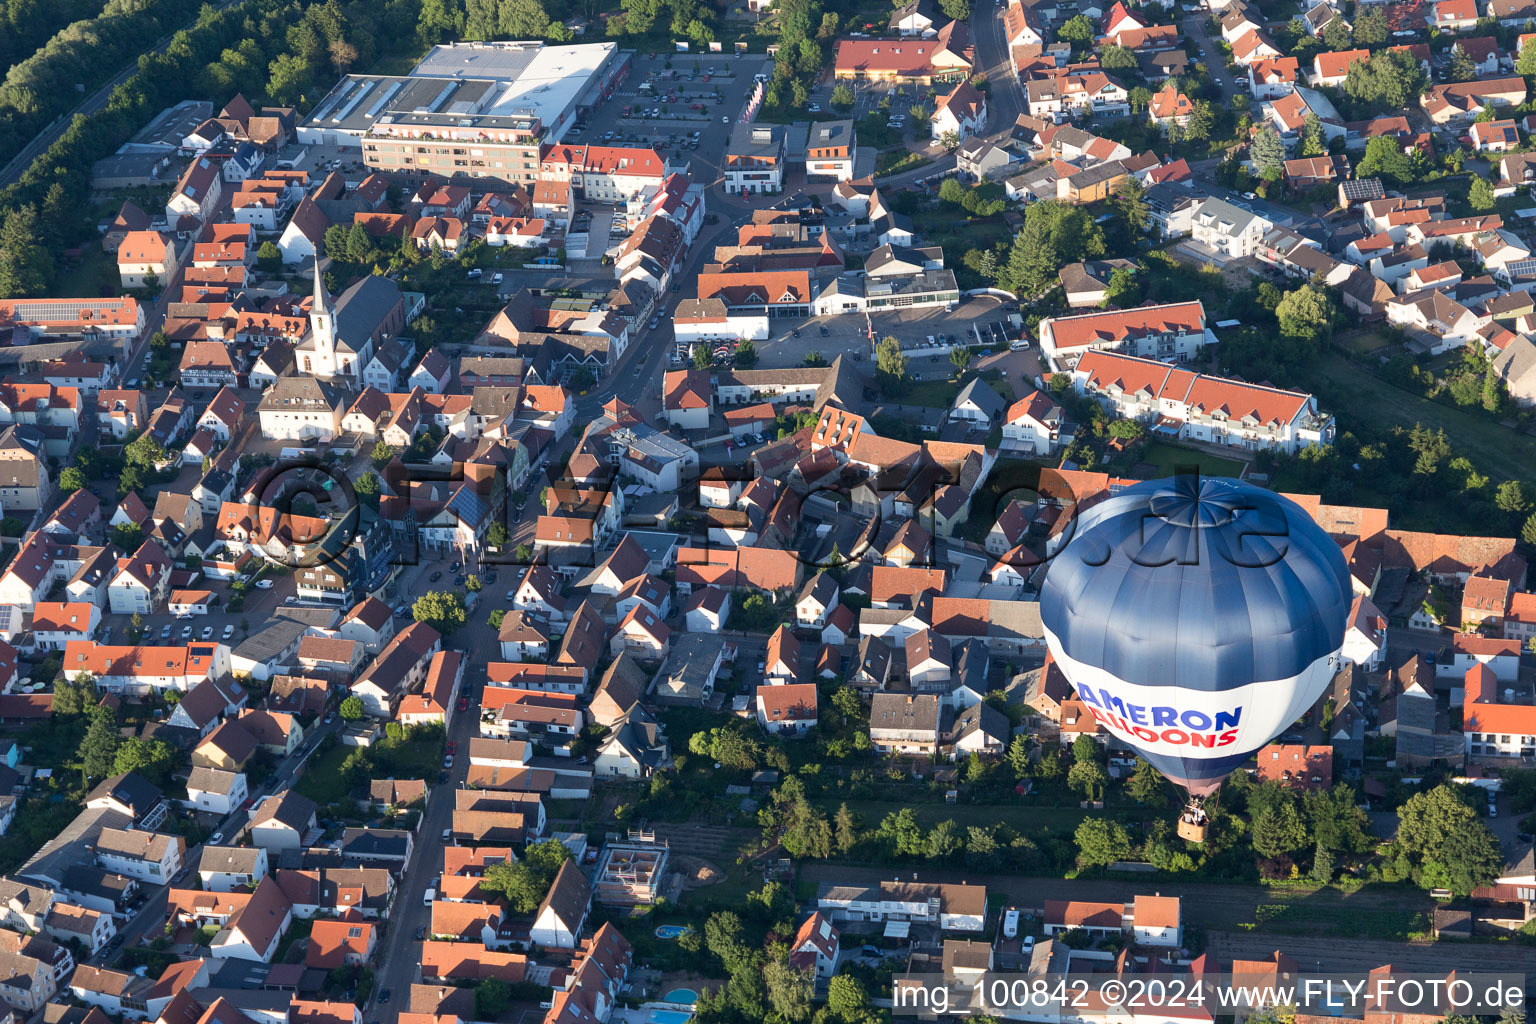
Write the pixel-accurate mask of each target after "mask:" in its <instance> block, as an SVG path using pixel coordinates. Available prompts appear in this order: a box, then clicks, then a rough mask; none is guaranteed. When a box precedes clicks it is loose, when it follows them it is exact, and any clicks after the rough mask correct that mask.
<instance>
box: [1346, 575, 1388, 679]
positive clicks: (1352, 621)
mask: <svg viewBox="0 0 1536 1024" xmlns="http://www.w3.org/2000/svg"><path fill="white" fill-rule="evenodd" d="M1339 657H1340V658H1342V659H1343V660H1345V661H1347V662H1349V663H1350V664H1353V665H1358V666H1360V668H1361V669H1363V670H1365V671H1366V672H1379V671H1380V670H1381V667H1382V664H1383V663H1384V662H1385V661H1386V657H1387V617H1386V616H1385V615H1383V614H1381V610H1380V609H1379V608H1377V607H1376V605H1375V603H1374V602H1372V601H1371V599H1370V598H1369V597H1368V596H1366V595H1365V594H1359V595H1357V596H1356V597H1355V601H1354V604H1353V606H1351V608H1350V610H1349V628H1348V629H1347V630H1345V633H1344V647H1343V648H1342V649H1341V650H1340V651H1339Z"/></svg>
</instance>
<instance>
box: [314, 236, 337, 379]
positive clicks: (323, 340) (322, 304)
mask: <svg viewBox="0 0 1536 1024" xmlns="http://www.w3.org/2000/svg"><path fill="white" fill-rule="evenodd" d="M309 332H310V334H311V335H313V336H314V339H315V355H316V356H317V357H318V358H319V361H320V363H321V365H323V366H324V367H325V371H324V372H326V373H329V372H331V370H330V363H329V360H330V357H331V356H332V355H333V354H334V352H335V348H336V314H335V313H333V312H331V299H330V296H328V295H326V293H325V278H324V277H322V276H321V274H320V257H319V256H318V255H317V256H316V257H315V301H314V302H313V303H311V304H310V307H309Z"/></svg>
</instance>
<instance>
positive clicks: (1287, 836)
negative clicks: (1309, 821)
mask: <svg viewBox="0 0 1536 1024" xmlns="http://www.w3.org/2000/svg"><path fill="white" fill-rule="evenodd" d="M1306 842H1307V829H1306V826H1304V825H1303V824H1302V823H1301V816H1300V815H1298V814H1297V813H1296V805H1295V804H1294V803H1292V802H1290V801H1287V802H1285V803H1282V804H1279V805H1277V806H1275V807H1272V808H1265V809H1264V810H1263V811H1261V812H1259V813H1257V814H1255V815H1254V816H1253V851H1254V852H1255V853H1257V854H1258V855H1259V856H1260V857H1264V858H1266V859H1269V860H1274V859H1275V858H1276V857H1279V856H1281V855H1283V854H1287V853H1290V852H1291V851H1293V850H1299V849H1301V847H1302V846H1304V845H1306Z"/></svg>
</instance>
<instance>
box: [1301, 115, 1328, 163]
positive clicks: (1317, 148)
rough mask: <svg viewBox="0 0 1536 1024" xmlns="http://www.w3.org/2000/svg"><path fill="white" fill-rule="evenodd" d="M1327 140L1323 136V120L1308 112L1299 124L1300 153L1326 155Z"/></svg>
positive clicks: (1305, 155) (1304, 154) (1303, 154)
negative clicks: (1300, 124)
mask: <svg viewBox="0 0 1536 1024" xmlns="http://www.w3.org/2000/svg"><path fill="white" fill-rule="evenodd" d="M1327 153H1328V140H1327V139H1325V138H1323V121H1322V118H1320V117H1318V116H1317V115H1316V114H1313V113H1308V114H1307V116H1306V119H1305V120H1304V121H1303V122H1302V126H1301V155H1302V156H1304V157H1307V156H1326V155H1327Z"/></svg>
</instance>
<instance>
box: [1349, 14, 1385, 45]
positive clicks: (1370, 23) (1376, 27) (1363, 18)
mask: <svg viewBox="0 0 1536 1024" xmlns="http://www.w3.org/2000/svg"><path fill="white" fill-rule="evenodd" d="M1390 30H1391V29H1390V26H1389V25H1388V24H1387V16H1386V14H1385V13H1384V12H1383V11H1382V10H1381V8H1380V7H1378V6H1375V5H1372V6H1370V7H1368V8H1366V9H1365V13H1363V14H1360V15H1359V16H1358V17H1356V18H1355V45H1356V46H1359V47H1362V48H1365V49H1374V48H1375V47H1378V46H1380V45H1382V44H1383V43H1385V42H1386V41H1387V34H1388V32H1389V31H1390Z"/></svg>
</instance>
